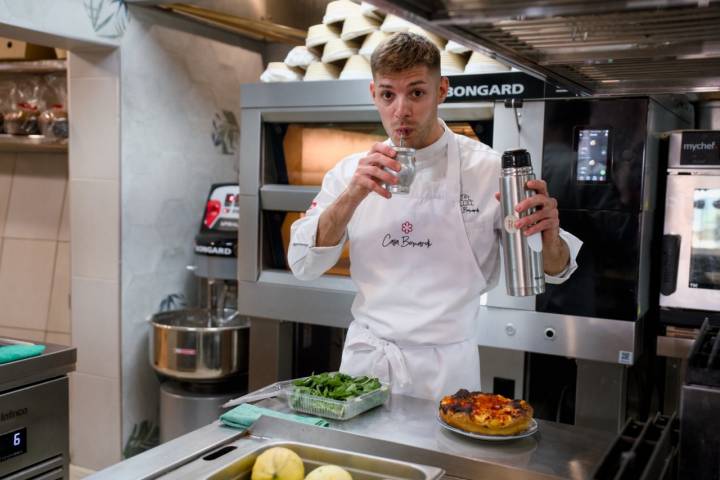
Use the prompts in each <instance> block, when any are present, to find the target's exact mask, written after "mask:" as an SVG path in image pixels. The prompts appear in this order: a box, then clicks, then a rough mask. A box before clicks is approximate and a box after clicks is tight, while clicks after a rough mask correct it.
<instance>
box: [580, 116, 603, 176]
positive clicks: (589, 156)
mask: <svg viewBox="0 0 720 480" xmlns="http://www.w3.org/2000/svg"><path fill="white" fill-rule="evenodd" d="M577 132H578V133H577V135H578V138H577V160H576V162H577V164H576V168H575V172H576V174H575V175H576V178H575V179H576V180H577V181H578V182H583V183H605V182H607V179H608V158H609V150H610V149H609V145H610V130H609V129H592V128H583V129H579V130H578V131H577Z"/></svg>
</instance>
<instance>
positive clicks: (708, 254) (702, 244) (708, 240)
mask: <svg viewBox="0 0 720 480" xmlns="http://www.w3.org/2000/svg"><path fill="white" fill-rule="evenodd" d="M689 286H690V288H707V289H712V290H720V188H698V189H695V192H694V195H693V228H692V245H691V252H690V285H689Z"/></svg>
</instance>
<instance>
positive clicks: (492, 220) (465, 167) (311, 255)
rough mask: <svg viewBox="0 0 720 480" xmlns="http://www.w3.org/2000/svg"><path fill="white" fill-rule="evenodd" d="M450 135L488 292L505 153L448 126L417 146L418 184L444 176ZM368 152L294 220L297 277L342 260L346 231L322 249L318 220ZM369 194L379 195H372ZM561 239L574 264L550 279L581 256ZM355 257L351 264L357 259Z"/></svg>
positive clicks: (496, 258)
mask: <svg viewBox="0 0 720 480" xmlns="http://www.w3.org/2000/svg"><path fill="white" fill-rule="evenodd" d="M443 125H444V124H443ZM449 135H455V138H456V141H457V143H458V150H459V155H460V162H461V184H462V191H461V194H460V208H461V210H462V215H463V220H464V222H465V231H466V233H467V235H468V239H469V240H470V245H471V247H472V250H473V253H474V255H475V259H476V261H477V263H478V266H479V267H480V270H481V271H482V273H483V275H484V277H485V279H486V283H487V285H486V288H485V291H487V290H490V289H492V288H493V287H494V286H495V285H497V281H498V277H499V274H500V255H499V248H500V238H501V228H502V214H501V209H500V202H498V201H497V200H496V199H495V192H497V191H498V187H499V183H498V179H499V178H500V173H501V163H500V154H499V153H498V152H496V151H494V150H492V149H491V148H490V147H489V146H487V145H485V144H483V143H481V142H478V141H475V140H473V139H471V138H468V137H466V136H464V135H457V134H454V133H453V132H452V131H451V130H450V129H449V128H447V127H445V131H444V133H443V135H442V136H441V137H440V138H439V139H438V140H437V141H436V142H435V143H433V144H431V145H429V146H427V147H425V148H421V149H419V150H417V152H416V155H415V159H416V173H415V180H414V182H415V183H416V182H424V181H437V180H441V179H442V178H443V177H444V176H445V172H446V170H447V148H448V136H449ZM365 155H367V152H361V153H356V154H353V155H350V156H348V157H345V158H344V159H342V160H341V161H340V162H339V163H338V164H337V165H336V166H335V167H334V168H332V169H331V170H330V171H329V172H328V173H327V174H326V175H325V178H324V179H323V184H322V189H321V190H320V193H319V194H318V195H317V196H316V197H315V200H314V201H313V202H312V205H311V207H310V209H309V210H308V211H307V213H306V215H305V216H304V217H303V218H301V219H300V220H297V221H296V222H295V223H293V225H292V228H291V237H290V246H289V249H288V263H289V265H290V269H291V270H292V272H293V274H294V275H295V276H296V277H297V278H299V279H301V280H312V279H315V278H318V277H319V276H320V275H322V274H323V273H325V272H326V271H327V270H328V269H330V268H331V267H333V266H334V265H335V264H336V263H337V261H338V259H339V258H340V255H341V253H342V249H343V245H344V243H345V241H346V239H347V233H346V234H345V235H344V236H343V238H342V239H341V240H340V242H339V243H338V245H336V246H331V247H317V246H315V245H316V243H315V239H316V235H317V225H318V220H319V219H320V214H321V213H322V212H323V211H324V210H325V209H326V208H327V207H328V206H329V205H330V204H331V203H332V202H333V201H335V199H336V198H337V197H338V196H339V195H340V194H341V193H342V192H343V191H344V190H345V189H346V188H347V186H348V184H349V183H350V179H351V178H352V176H353V174H354V173H355V170H356V168H357V166H358V162H359V161H360V159H361V158H363V157H364V156H365ZM370 195H377V194H376V193H370ZM490 226H491V227H490ZM488 228H492V229H493V230H494V235H492V236H488V235H487V229H488ZM560 238H562V239H563V240H564V241H565V243H566V244H567V246H568V248H569V250H570V262H569V264H568V266H567V267H566V268H565V270H564V271H562V272H561V273H560V274H558V275H556V276H553V275H547V274H546V275H545V280H546V282H547V283H554V284H558V283H563V282H564V281H565V280H567V279H568V278H569V277H570V275H571V274H572V273H573V272H574V271H575V269H577V262H576V258H577V254H578V252H579V250H580V247H581V246H582V242H581V241H580V240H579V239H578V238H577V237H575V236H574V235H572V234H571V233H569V232H566V231H564V230H562V229H560ZM488 239H491V241H488ZM351 240H352V239H351ZM350 260H351V262H352V258H351V259H350ZM351 268H352V267H351Z"/></svg>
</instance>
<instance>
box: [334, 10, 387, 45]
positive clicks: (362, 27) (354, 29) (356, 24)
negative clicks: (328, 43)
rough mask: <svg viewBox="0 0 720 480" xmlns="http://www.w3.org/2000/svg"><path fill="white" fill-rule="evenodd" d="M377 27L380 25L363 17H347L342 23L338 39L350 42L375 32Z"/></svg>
mask: <svg viewBox="0 0 720 480" xmlns="http://www.w3.org/2000/svg"><path fill="white" fill-rule="evenodd" d="M379 26H380V23H378V21H377V20H373V19H371V18H368V17H366V16H365V15H356V16H353V17H348V18H346V19H345V21H344V22H343V27H342V33H341V34H340V38H342V39H343V40H352V39H353V38H358V37H363V36H365V35H367V34H368V33H372V32H374V31H375V30H377V29H378V27H379Z"/></svg>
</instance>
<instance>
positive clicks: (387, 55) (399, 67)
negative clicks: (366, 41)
mask: <svg viewBox="0 0 720 480" xmlns="http://www.w3.org/2000/svg"><path fill="white" fill-rule="evenodd" d="M419 65H425V66H426V67H427V68H428V70H430V71H431V72H437V73H438V75H439V74H440V50H438V48H437V47H436V46H435V44H434V43H432V42H431V41H430V40H428V39H427V38H425V37H423V36H422V35H418V34H416V33H409V32H408V33H396V34H395V35H393V36H391V37H389V38H387V39H386V40H384V41H383V42H382V43H380V45H378V46H377V48H375V50H374V51H373V53H372V56H371V57H370V68H371V69H372V75H373V78H375V76H376V75H377V74H383V73H386V74H387V73H398V72H402V71H405V70H408V69H410V68H413V67H417V66H419Z"/></svg>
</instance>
